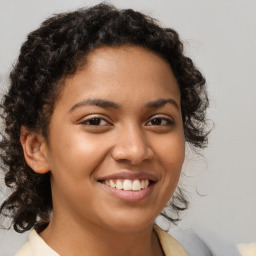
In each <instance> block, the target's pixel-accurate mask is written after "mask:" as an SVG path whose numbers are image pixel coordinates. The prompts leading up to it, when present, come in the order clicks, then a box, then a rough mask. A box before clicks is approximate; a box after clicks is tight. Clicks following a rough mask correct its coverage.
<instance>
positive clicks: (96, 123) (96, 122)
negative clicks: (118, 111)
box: [82, 117, 174, 126]
mask: <svg viewBox="0 0 256 256" xmlns="http://www.w3.org/2000/svg"><path fill="white" fill-rule="evenodd" d="M102 121H103V122H105V123H106V124H103V125H100V123H101V122H102ZM152 121H156V122H158V124H152V125H151V126H169V125H174V121H173V120H171V119H169V118H165V117H152V118H151V120H150V121H148V122H147V123H146V124H148V123H150V122H152ZM159 121H160V122H161V123H162V122H163V121H164V122H165V124H162V125H161V124H159ZM90 122H94V123H91V124H90ZM82 124H85V125H90V126H110V125H111V124H110V123H109V122H108V121H106V120H105V119H104V118H101V117H93V118H90V119H87V120H85V121H83V122H82Z"/></svg>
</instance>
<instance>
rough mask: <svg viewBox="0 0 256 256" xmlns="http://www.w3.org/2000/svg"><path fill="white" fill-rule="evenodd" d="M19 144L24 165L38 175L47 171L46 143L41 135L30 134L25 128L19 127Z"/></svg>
mask: <svg viewBox="0 0 256 256" xmlns="http://www.w3.org/2000/svg"><path fill="white" fill-rule="evenodd" d="M20 142H21V145H22V148H23V152H24V157H25V160H26V163H27V164H28V165H29V166H30V167H31V168H32V169H33V170H34V171H35V172H36V173H40V174H44V173H47V172H48V171H49V169H50V168H49V165H48V162H47V152H46V149H47V148H46V142H45V139H44V137H43V136H42V135H41V134H38V133H35V132H31V131H29V130H28V129H27V128H26V127H24V126H23V127H21V131H20Z"/></svg>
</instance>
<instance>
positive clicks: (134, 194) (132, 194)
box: [100, 183, 155, 202]
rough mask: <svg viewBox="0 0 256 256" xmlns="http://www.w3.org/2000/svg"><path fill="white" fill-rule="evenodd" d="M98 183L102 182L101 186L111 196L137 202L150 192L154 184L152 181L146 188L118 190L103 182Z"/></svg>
mask: <svg viewBox="0 0 256 256" xmlns="http://www.w3.org/2000/svg"><path fill="white" fill-rule="evenodd" d="M100 184H102V186H103V188H104V189H105V190H107V191H108V192H110V193H111V194H112V195H113V196H115V197H117V198H119V199H120V200H122V201H125V202H138V201H141V200H143V199H145V198H146V197H147V196H148V195H149V194H150V193H151V191H152V190H153V187H154V185H155V183H152V184H150V185H149V186H148V187H147V188H144V189H142V190H139V191H130V190H119V189H116V188H111V187H109V186H106V185H105V184H103V183H100Z"/></svg>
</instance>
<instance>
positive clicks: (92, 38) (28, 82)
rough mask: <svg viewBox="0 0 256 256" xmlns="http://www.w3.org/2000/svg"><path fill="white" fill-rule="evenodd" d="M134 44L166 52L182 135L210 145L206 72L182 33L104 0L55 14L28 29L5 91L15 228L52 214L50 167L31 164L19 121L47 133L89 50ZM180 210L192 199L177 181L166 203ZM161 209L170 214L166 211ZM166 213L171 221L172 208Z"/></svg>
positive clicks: (4, 145)
mask: <svg viewBox="0 0 256 256" xmlns="http://www.w3.org/2000/svg"><path fill="white" fill-rule="evenodd" d="M127 44H129V45H136V46H140V47H143V48H146V49H148V50H150V51H152V52H154V53H156V54H158V55H159V56H161V57H162V58H163V59H165V60H166V61H167V62H168V63H169V64H170V66H171V68H172V71H173V73H174V75H175V78H176V80H177V82H178V84H179V88H180V93H181V109H182V118H183V126H184V135H185V140H186V142H188V143H189V144H190V145H192V146H193V147H194V148H203V147H205V146H206V144H207V135H208V132H207V126H206V109H207V107H208V98H207V93H206V87H205V79H204V77H203V76H202V74H201V73H200V72H199V71H198V69H197V68H196V67H195V66H194V64H193V62H192V60H191V59H190V58H188V57H186V56H184V54H183V44H182V42H181V41H180V39H179V36H178V34H177V33H176V32H175V31H174V30H172V29H170V28H163V27H161V26H160V25H159V24H158V22H157V21H156V20H155V19H153V18H151V17H149V16H146V15H144V14H142V13H140V12H136V11H134V10H132V9H124V10H119V9H117V8H115V7H114V6H112V5H108V4H99V5H96V6H94V7H91V8H82V9H78V10H76V11H74V12H67V13H61V14H57V15H54V16H52V17H51V18H49V19H47V20H46V21H44V22H43V23H42V25H41V26H40V27H39V29H37V30H35V31H33V32H32V33H30V34H29V35H28V37H27V40H26V41H25V42H24V44H23V45H22V47H21V50H20V55H19V58H18V60H17V63H16V65H15V66H14V68H13V70H12V71H11V73H10V88H9V90H8V92H7V93H6V94H5V95H4V97H3V102H2V105H1V110H2V112H1V116H2V119H3V125H4V131H3V132H2V134H1V135H2V138H1V142H0V149H1V159H2V169H3V170H4V172H5V184H6V185H7V186H8V187H9V188H10V189H11V193H10V195H9V197H8V198H7V199H6V200H5V201H4V202H3V203H2V205H1V207H0V213H1V214H3V215H4V216H9V217H11V218H12V225H13V227H14V229H15V231H17V232H24V231H27V230H29V229H31V228H32V227H35V228H36V230H37V231H41V230H43V229H44V228H45V227H46V226H47V225H48V223H49V221H50V216H51V212H52V196H51V185H50V173H49V172H48V173H46V174H38V173H35V172H34V171H33V170H32V169H31V168H30V167H29V166H28V165H27V163H26V161H25V159H24V155H23V150H22V146H21V143H20V130H21V127H22V126H25V127H27V128H28V129H29V130H30V131H35V132H38V133H40V134H42V135H43V136H44V137H45V138H46V139H47V137H48V126H49V122H50V118H51V115H52V113H53V110H54V103H55V102H56V99H57V98H58V96H59V95H60V92H61V89H62V87H63V84H64V83H63V81H64V80H65V78H66V77H67V76H71V75H74V74H75V73H76V71H77V70H78V69H79V68H81V67H83V66H84V65H86V60H85V57H86V56H87V55H88V53H89V52H90V51H92V50H93V49H96V48H99V47H101V46H112V47H115V46H122V45H127ZM168 206H169V208H171V209H172V211H174V212H176V213H179V211H182V210H185V209H187V207H188V200H187V198H186V197H185V196H184V194H183V192H182V190H181V189H180V188H178V189H177V190H176V194H174V195H173V197H172V198H171V200H170V202H169V203H168ZM162 214H164V215H165V212H163V213H162ZM166 217H167V218H169V219H170V220H172V221H174V220H175V218H173V217H172V216H171V215H170V214H169V215H166Z"/></svg>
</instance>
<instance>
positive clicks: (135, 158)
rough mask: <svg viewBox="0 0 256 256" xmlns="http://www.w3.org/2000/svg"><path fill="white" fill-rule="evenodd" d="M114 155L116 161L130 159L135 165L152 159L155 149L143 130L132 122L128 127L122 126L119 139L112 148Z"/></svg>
mask: <svg viewBox="0 0 256 256" xmlns="http://www.w3.org/2000/svg"><path fill="white" fill-rule="evenodd" d="M112 157H113V159H114V160H115V161H128V162H130V163H131V164H133V165H138V164H140V163H142V162H143V161H144V160H149V159H152V157H153V150H152V148H151V146H150V145H149V143H148V140H147V138H146V136H145V134H144V133H143V130H142V129H141V128H140V127H138V126H136V125H131V124H130V125H129V126H128V127H126V129H122V128H120V131H119V132H118V136H117V141H116V143H115V146H114V147H113V149H112Z"/></svg>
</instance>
